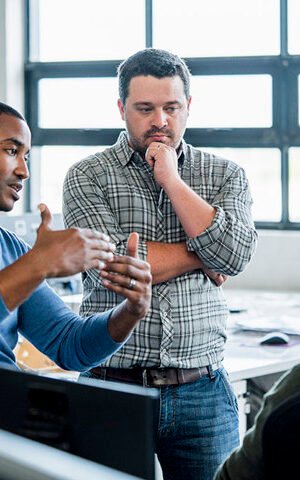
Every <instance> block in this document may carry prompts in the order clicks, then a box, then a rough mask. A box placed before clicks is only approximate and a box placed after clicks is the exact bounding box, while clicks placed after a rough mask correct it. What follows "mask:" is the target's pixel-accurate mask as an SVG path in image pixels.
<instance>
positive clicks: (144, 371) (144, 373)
mask: <svg viewBox="0 0 300 480" xmlns="http://www.w3.org/2000/svg"><path fill="white" fill-rule="evenodd" d="M142 376H143V387H148V370H147V369H146V368H144V370H143V373H142Z"/></svg>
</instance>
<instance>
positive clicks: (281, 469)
mask: <svg viewBox="0 0 300 480" xmlns="http://www.w3.org/2000/svg"><path fill="white" fill-rule="evenodd" d="M262 447H263V458H264V465H265V478H266V480H279V479H280V480H290V479H294V478H300V392H299V394H298V393H297V394H295V395H293V396H292V397H290V398H289V399H288V400H285V401H284V402H283V403H281V404H280V405H279V406H278V407H277V409H275V410H274V411H273V412H272V413H271V415H270V416H269V418H268V420H267V421H266V424H265V426H264V429H263V432H262Z"/></svg>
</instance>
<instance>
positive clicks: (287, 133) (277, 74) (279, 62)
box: [25, 0, 300, 230]
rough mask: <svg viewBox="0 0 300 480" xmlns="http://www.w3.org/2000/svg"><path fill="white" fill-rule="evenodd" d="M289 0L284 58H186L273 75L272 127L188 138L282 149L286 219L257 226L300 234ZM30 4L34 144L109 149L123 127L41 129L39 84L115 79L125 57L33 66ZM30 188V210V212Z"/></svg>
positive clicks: (283, 8) (219, 69) (205, 67)
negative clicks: (293, 208) (292, 215)
mask: <svg viewBox="0 0 300 480" xmlns="http://www.w3.org/2000/svg"><path fill="white" fill-rule="evenodd" d="M144 1H145V47H151V46H152V25H153V8H152V7H153V6H152V0H144ZM287 8H288V0H280V54H279V55H276V56H273V55H272V56H251V57H215V58H202V57H199V58H196V57H193V58H185V60H186V62H187V65H188V67H189V68H190V70H191V73H192V75H234V74H239V75H245V74H268V75H271V77H272V86H273V89H272V108H273V123H272V126H271V127H270V128H187V130H186V133H185V136H184V138H185V140H186V141H187V142H188V143H191V144H193V145H194V146H195V147H203V146H205V147H209V148H213V147H232V148H234V147H236V148H238V147H240V148H251V147H252V148H278V149H279V150H280V153H281V186H282V194H281V197H282V198H281V202H282V217H281V220H280V221H279V222H270V221H269V222H267V221H266V222H255V225H256V227H257V228H263V229H277V230H278V229H279V230H283V229H284V230H299V229H300V222H291V221H290V220H289V215H288V206H289V165H288V160H289V159H288V150H289V148H290V147H297V146H300V126H299V124H298V103H299V99H298V75H300V55H290V54H289V53H288V40H287V39H288V31H287V29H288V27H287V18H288V17H287ZM31 14H32V12H30V0H26V17H27V18H26V24H27V31H26V42H25V43H26V61H25V98H26V102H25V112H26V118H27V119H28V123H29V125H30V128H31V131H32V145H33V146H43V145H100V144H103V145H110V144H112V143H114V142H115V141H116V139H117V137H118V135H119V133H120V132H121V129H119V128H116V129H111V128H107V129H106V128H101V129H88V128H82V129H64V128H58V129H47V128H40V127H39V125H38V83H39V81H40V80H41V79H44V78H85V77H115V76H116V75H117V73H116V72H117V67H118V65H119V63H120V62H121V61H122V60H123V59H119V60H110V61H107V60H103V61H90V62H87V61H84V62H31V61H30V57H29V52H30V27H31V26H30V23H29V19H30V15H31ZM30 196H31V195H30V189H29V193H28V199H27V200H28V201H27V202H26V208H27V210H29V209H30V204H31V201H30V200H31V199H30Z"/></svg>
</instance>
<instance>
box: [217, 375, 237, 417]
mask: <svg viewBox="0 0 300 480" xmlns="http://www.w3.org/2000/svg"><path fill="white" fill-rule="evenodd" d="M219 373H220V378H221V380H222V383H223V385H224V388H225V391H226V394H227V398H228V401H229V403H230V405H231V406H232V408H233V409H234V411H235V412H236V414H237V415H238V414H239V406H238V401H237V398H236V394H235V393H234V390H233V387H232V385H231V382H230V380H229V377H228V373H227V371H226V370H225V368H221V369H220V370H219Z"/></svg>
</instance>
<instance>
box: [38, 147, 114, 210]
mask: <svg viewBox="0 0 300 480" xmlns="http://www.w3.org/2000/svg"><path fill="white" fill-rule="evenodd" d="M105 148H106V147H105V146H61V145H60V146H47V147H40V148H38V147H34V148H33V149H32V153H31V164H32V175H31V178H30V182H31V186H32V188H33V191H32V197H33V198H32V206H31V207H32V209H36V207H37V205H38V203H39V202H45V203H46V204H47V205H48V207H49V208H50V210H51V212H53V213H61V210H62V187H63V182H64V179H65V176H66V173H67V171H68V169H69V168H70V167H71V165H73V164H74V163H76V162H77V161H79V160H82V159H83V158H85V157H87V156H88V155H91V154H93V153H96V152H101V151H102V150H104V149H105Z"/></svg>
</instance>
